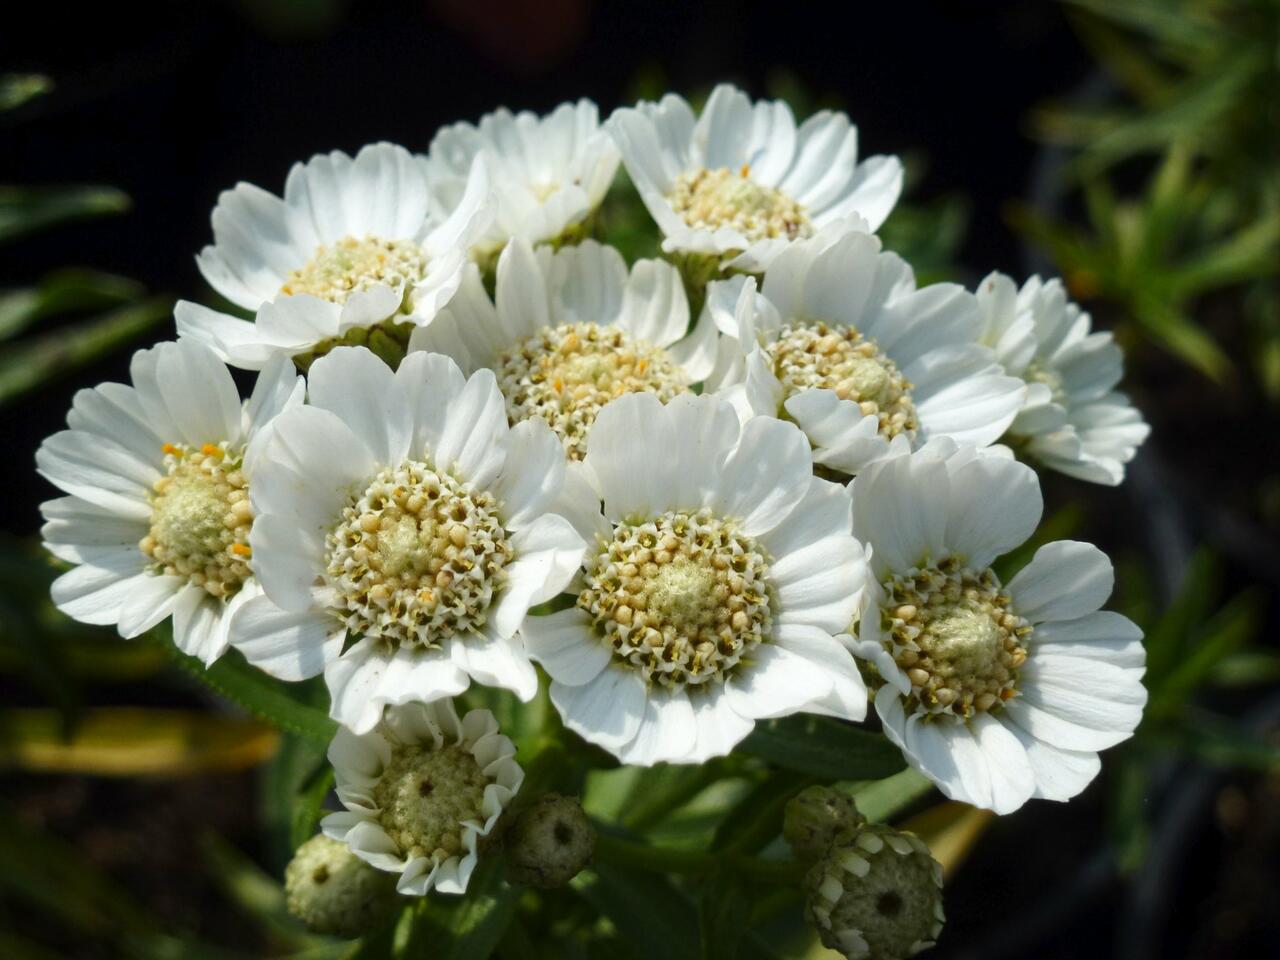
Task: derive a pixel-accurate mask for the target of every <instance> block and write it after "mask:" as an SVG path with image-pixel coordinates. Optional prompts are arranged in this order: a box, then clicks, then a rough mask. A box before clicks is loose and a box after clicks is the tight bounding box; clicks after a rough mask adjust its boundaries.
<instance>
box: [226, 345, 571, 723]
mask: <svg viewBox="0 0 1280 960" xmlns="http://www.w3.org/2000/svg"><path fill="white" fill-rule="evenodd" d="M308 395H309V399H310V405H309V406H306V407H303V408H300V409H298V410H292V411H290V412H289V413H288V414H287V415H285V416H283V417H281V418H280V419H279V421H278V422H277V423H276V426H275V430H274V431H273V434H272V440H271V444H270V447H269V451H270V456H269V457H264V459H263V464H262V476H261V479H260V482H258V483H257V484H255V486H254V491H253V504H254V509H255V511H256V512H257V513H258V514H259V517H258V521H257V523H256V524H255V525H254V530H253V535H252V538H251V544H252V546H253V549H254V552H255V556H256V558H257V561H258V565H259V569H260V570H261V571H262V573H261V579H262V585H263V589H264V590H265V594H264V595H263V596H260V597H256V598H254V599H253V600H251V601H250V602H249V603H247V604H246V605H245V606H244V607H243V608H242V609H241V610H240V612H239V613H238V615H237V616H236V618H235V620H234V621H233V624H232V642H233V643H234V644H235V645H236V646H237V647H238V648H239V649H240V650H241V651H242V652H243V653H244V654H245V656H246V657H247V658H248V659H249V660H250V662H252V663H255V664H257V665H259V666H260V667H262V668H263V669H264V670H266V671H267V672H268V673H271V674H274V675H275V676H278V677H281V678H283V679H290V680H297V679H303V678H305V677H309V676H313V675H315V674H318V673H320V672H322V671H323V672H324V674H325V680H326V682H327V683H328V686H329V691H330V694H331V696H332V706H331V710H332V715H333V717H334V719H336V720H338V721H339V722H341V723H343V724H345V725H346V726H348V727H350V728H352V729H353V730H355V731H356V732H357V733H363V732H365V731H367V730H369V729H370V728H371V727H372V726H373V725H374V724H375V723H376V722H377V720H378V717H379V716H380V714H381V712H382V708H383V706H384V705H388V704H399V703H405V702H408V701H410V700H424V701H430V700H435V699H439V698H442V697H449V696H453V695H455V694H458V693H461V692H462V691H463V690H465V689H466V688H467V686H468V684H469V682H470V679H471V678H475V679H476V680H479V681H481V682H483V683H488V684H494V685H496V686H501V687H506V688H507V689H510V690H513V691H515V692H516V693H517V694H518V695H519V696H520V697H521V698H522V699H524V700H528V699H530V698H532V697H533V695H534V693H535V692H536V691H537V684H538V680H537V675H536V674H535V672H534V669H533V667H532V665H531V664H530V663H529V661H528V659H527V657H526V656H525V654H524V651H523V649H522V647H521V645H520V643H519V640H518V639H517V638H516V637H515V633H516V628H517V627H518V626H519V625H520V622H521V620H523V619H524V616H525V614H526V612H527V611H528V609H529V607H530V606H532V605H534V604H537V603H541V602H543V601H545V600H548V599H550V598H551V597H553V596H555V595H556V594H557V593H559V592H560V591H561V590H562V589H563V588H564V587H565V586H566V585H567V584H568V582H569V579H570V578H571V577H572V576H573V573H574V571H575V570H576V569H577V567H578V565H579V563H580V561H581V559H582V555H583V551H584V549H585V546H586V545H585V543H584V542H583V540H582V538H581V537H580V536H579V535H578V534H577V533H576V532H575V531H574V529H573V527H571V526H570V524H569V523H568V522H567V521H566V520H564V519H563V518H561V517H559V516H556V515H554V514H552V513H549V512H548V511H549V510H550V508H551V507H552V505H553V503H554V502H555V500H556V498H557V496H558V495H559V494H560V489H561V485H562V483H563V479H564V473H565V455H564V450H563V448H562V447H561V445H560V442H559V441H558V440H557V438H556V437H555V435H554V434H553V433H552V432H551V430H550V429H549V428H548V427H547V426H546V424H545V423H542V422H539V421H532V422H528V423H521V424H517V425H516V426H515V427H508V426H507V416H506V406H505V404H504V402H503V399H502V394H501V393H500V392H499V391H498V387H497V384H496V382H495V380H494V377H493V374H492V372H490V371H487V370H483V371H480V372H479V373H476V374H474V375H473V376H472V377H471V378H470V380H467V379H465V378H464V377H463V375H462V372H461V371H460V370H459V369H458V367H457V365H455V364H454V362H453V361H452V360H450V359H449V358H447V357H443V356H440V355H438V354H430V353H417V354H413V355H411V356H409V357H407V358H406V359H405V360H404V362H403V363H401V365H400V367H399V369H398V370H396V371H395V372H394V373H393V372H392V370H391V369H390V368H389V367H388V366H387V365H386V364H384V363H383V362H382V361H381V360H379V359H378V358H377V357H375V356H374V355H373V354H372V353H370V352H369V351H368V350H365V349H363V348H352V347H342V348H339V349H337V350H334V351H333V352H332V353H330V354H329V355H328V356H325V357H323V358H321V359H319V360H317V361H316V362H315V364H314V365H313V366H312V368H311V373H310V376H309V383H308Z"/></svg>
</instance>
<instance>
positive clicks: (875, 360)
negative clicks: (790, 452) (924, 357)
mask: <svg viewBox="0 0 1280 960" xmlns="http://www.w3.org/2000/svg"><path fill="white" fill-rule="evenodd" d="M765 349H766V353H767V354H768V356H769V359H770V360H771V361H772V363H773V368H774V375H775V376H777V378H778V380H779V381H780V382H781V383H782V388H783V390H784V391H785V393H786V395H787V396H791V395H793V394H795V393H798V392H799V391H801V390H832V391H834V392H835V394H836V396H838V397H839V398H840V399H841V400H851V401H853V402H854V403H856V404H857V405H858V408H859V409H860V410H861V411H862V415H863V416H866V417H876V418H877V419H878V420H879V422H880V427H879V432H880V435H881V436H883V437H885V438H886V439H889V440H891V439H893V438H894V437H896V436H898V434H901V433H905V434H907V436H908V437H911V438H914V437H915V434H916V431H917V430H918V429H919V427H920V418H919V416H918V415H917V413H916V408H915V403H914V402H913V401H912V399H911V383H910V382H909V381H908V380H907V378H906V377H904V376H903V375H902V372H901V371H900V370H899V369H898V366H897V364H895V363H894V362H893V360H891V359H890V358H889V357H888V356H886V355H885V354H884V353H883V352H881V350H880V348H879V347H878V346H877V345H876V344H875V342H874V341H872V340H868V339H866V338H865V337H863V335H862V334H861V333H859V332H858V331H857V330H856V329H855V328H854V327H849V326H836V327H832V326H829V325H827V324H825V323H821V322H807V321H797V322H793V323H790V324H787V325H786V326H784V327H782V328H781V329H780V330H779V331H778V336H777V338H776V339H775V340H773V341H772V342H770V343H769V344H768V345H767V347H766V348H765Z"/></svg>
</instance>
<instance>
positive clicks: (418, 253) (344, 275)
mask: <svg viewBox="0 0 1280 960" xmlns="http://www.w3.org/2000/svg"><path fill="white" fill-rule="evenodd" d="M426 275H427V255H426V252H425V251H423V249H422V248H421V247H419V246H418V245H417V244H416V243H414V242H413V241H411V240H383V239H382V238H381V237H365V238H364V239H363V240H357V239H356V238H355V237H343V238H342V239H341V240H339V241H337V242H336V243H332V244H328V245H323V246H320V247H319V248H317V250H316V254H315V256H314V257H312V258H311V262H310V263H308V264H307V265H306V266H304V267H300V268H299V269H297V270H294V271H293V272H292V273H290V274H289V277H288V279H286V280H285V282H284V286H282V287H281V288H280V292H281V293H283V294H285V295H286V296H294V295H295V294H300V293H306V294H310V295H311V296H313V297H320V298H321V299H322V300H329V301H331V302H333V303H346V302H347V298H348V297H350V296H351V294H353V293H355V292H357V291H360V290H368V289H369V288H370V287H374V286H378V285H379V284H385V285H387V286H390V287H399V286H400V285H401V284H404V285H405V286H407V287H412V286H413V285H414V284H415V283H417V282H418V281H420V280H422V278H423V277H425V276H426Z"/></svg>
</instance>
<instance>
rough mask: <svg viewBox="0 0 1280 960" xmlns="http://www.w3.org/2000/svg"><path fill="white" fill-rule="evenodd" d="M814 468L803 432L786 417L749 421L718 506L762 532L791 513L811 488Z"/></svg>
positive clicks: (749, 530)
mask: <svg viewBox="0 0 1280 960" xmlns="http://www.w3.org/2000/svg"><path fill="white" fill-rule="evenodd" d="M812 471H813V461H812V460H811V459H810V457H809V443H808V441H807V440H805V437H804V434H803V433H801V432H800V431H799V430H798V429H797V428H796V427H795V426H793V425H792V424H789V423H784V422H783V421H781V420H773V419H771V418H768V417H757V418H755V419H753V420H749V421H748V422H747V423H746V424H745V425H744V426H743V428H742V437H741V439H740V440H739V442H738V446H737V448H736V449H735V450H734V451H733V453H732V454H730V456H729V459H728V460H727V461H726V462H725V465H724V470H723V471H722V474H721V478H720V484H719V488H718V490H717V491H716V496H715V499H714V501H713V503H712V507H713V509H715V510H717V511H718V512H719V513H720V515H721V516H726V517H737V518H739V519H740V520H741V522H742V527H741V529H742V532H743V533H744V534H746V535H747V536H749V537H754V536H760V535H761V534H764V533H767V532H768V531H770V530H772V529H774V528H775V527H776V526H778V524H780V523H782V521H783V520H784V519H785V518H786V517H787V516H788V515H789V514H790V513H791V511H792V510H793V509H794V507H795V505H796V503H797V502H798V501H799V500H800V499H801V498H802V497H803V496H804V494H805V492H806V491H807V490H808V489H809V478H810V476H811V474H812Z"/></svg>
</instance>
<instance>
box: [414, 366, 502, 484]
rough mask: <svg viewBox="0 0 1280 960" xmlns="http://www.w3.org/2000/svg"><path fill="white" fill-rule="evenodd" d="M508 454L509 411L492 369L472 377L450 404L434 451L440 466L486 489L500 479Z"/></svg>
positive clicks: (434, 456) (432, 452)
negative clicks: (442, 431)
mask: <svg viewBox="0 0 1280 960" xmlns="http://www.w3.org/2000/svg"><path fill="white" fill-rule="evenodd" d="M506 454H507V409H506V403H505V402H504V401H503V399H502V393H501V392H500V391H499V390H498V382H497V380H496V379H495V378H494V375H493V371H492V370H480V371H477V372H476V373H474V374H472V375H471V378H470V379H469V380H468V381H467V385H466V386H465V387H463V388H462V391H461V393H459V394H458V396H457V397H456V398H455V399H454V401H453V402H452V403H451V404H450V405H449V409H448V412H447V414H446V417H445V424H444V433H443V434H442V435H441V437H440V440H439V442H438V445H437V446H436V448H435V449H433V450H432V451H431V457H432V460H433V462H434V463H435V464H436V466H437V467H440V468H441V469H445V470H456V471H457V472H458V474H459V475H460V476H461V477H462V478H463V479H465V480H468V481H470V482H471V483H474V484H475V485H476V486H478V487H486V486H488V485H489V484H491V483H492V482H493V481H494V480H496V479H497V477H498V475H499V474H500V473H501V471H502V465H503V461H504V460H505V458H506Z"/></svg>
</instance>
